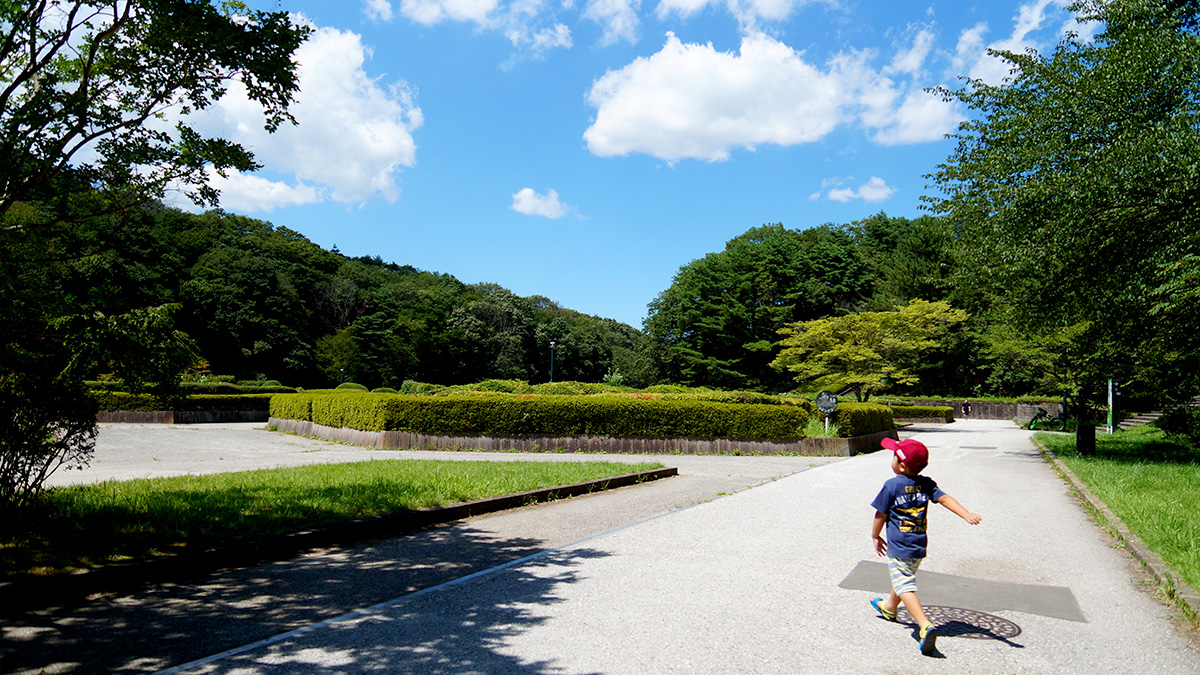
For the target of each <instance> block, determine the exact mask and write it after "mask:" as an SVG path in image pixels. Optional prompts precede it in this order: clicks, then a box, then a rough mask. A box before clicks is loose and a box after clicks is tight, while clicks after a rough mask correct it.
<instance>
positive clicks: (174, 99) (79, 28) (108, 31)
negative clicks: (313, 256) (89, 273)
mask: <svg viewBox="0 0 1200 675" xmlns="http://www.w3.org/2000/svg"><path fill="white" fill-rule="evenodd" d="M0 32H2V34H0V85H2V86H3V89H2V90H0V215H3V214H6V213H7V212H8V211H9V209H11V208H12V207H13V206H14V205H15V204H18V203H20V202H39V201H45V202H50V203H53V204H54V205H55V206H57V207H58V209H57V210H58V211H59V215H60V217H73V216H77V215H80V214H78V213H76V212H75V208H73V207H79V208H82V210H83V214H82V215H85V216H91V215H95V214H96V213H98V212H114V211H119V210H122V209H124V208H128V207H129V206H130V205H131V204H137V203H143V202H145V201H146V200H147V199H152V198H156V197H159V196H161V195H162V194H163V192H164V190H165V189H166V187H167V186H168V185H175V186H180V187H182V188H183V189H184V191H185V193H186V194H188V196H190V197H191V198H193V199H194V200H195V201H196V202H197V203H198V204H215V203H216V198H217V194H216V191H215V190H214V189H213V188H212V187H211V186H209V184H208V177H207V171H208V170H209V169H212V170H216V171H218V172H222V173H223V172H225V171H227V170H228V169H237V170H239V171H248V170H251V169H254V168H256V165H255V164H254V161H253V155H252V154H251V153H250V152H249V151H247V150H246V149H245V148H242V147H241V146H239V145H237V144H235V143H230V142H228V141H226V140H223V139H220V138H205V137H203V136H202V135H201V134H200V133H198V132H197V131H196V130H195V129H193V128H192V127H191V126H189V125H188V124H187V122H186V116H187V115H188V114H189V113H192V112H196V111H199V110H203V109H205V108H208V107H209V106H211V105H212V104H213V103H214V102H215V101H216V100H218V99H219V98H220V97H221V96H222V95H223V94H224V93H225V90H226V88H227V87H228V86H229V84H230V83H231V82H233V81H235V80H236V81H237V82H239V83H240V84H241V85H242V86H243V87H244V88H245V91H246V94H247V95H248V96H249V98H250V99H251V100H253V101H255V102H256V103H258V104H260V105H261V106H262V107H263V110H264V113H265V124H266V127H267V129H268V130H272V131H273V130H275V129H276V128H278V127H279V125H281V124H282V123H284V122H285V121H292V118H291V116H290V114H289V113H288V110H287V108H288V105H289V104H290V103H291V101H292V97H293V95H294V94H295V92H296V90H297V77H296V69H295V64H294V63H293V62H292V54H293V53H294V52H295V51H296V49H297V48H298V47H299V46H300V43H301V42H302V41H303V40H304V39H305V37H306V36H307V34H308V28H306V27H301V26H295V25H293V24H292V23H291V21H290V20H289V19H288V17H287V15H286V13H284V12H261V11H256V12H250V11H247V10H246V9H245V6H244V5H243V4H242V3H240V2H233V1H229V0H226V1H224V2H221V3H219V6H216V5H214V4H213V3H211V2H209V1H208V0H128V1H126V2H96V1H94V0H93V1H86V0H76V1H75V2H63V1H61V0H31V1H29V2H6V3H4V4H3V5H2V6H0ZM168 113H173V114H177V115H179V116H180V121H179V122H177V123H176V124H175V127H174V129H170V128H169V127H167V126H166V125H165V124H163V123H162V120H161V119H160V118H161V117H163V116H164V115H166V114H168Z"/></svg>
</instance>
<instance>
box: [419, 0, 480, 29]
mask: <svg viewBox="0 0 1200 675" xmlns="http://www.w3.org/2000/svg"><path fill="white" fill-rule="evenodd" d="M498 6H499V2H498V0H401V2H400V13H401V14H403V15H404V16H406V17H408V18H409V19H412V20H413V21H416V22H417V23H420V24H424V25H426V26H430V25H433V24H435V23H440V22H442V21H472V22H474V23H477V24H479V25H480V26H483V27H490V26H491V25H492V23H493V22H492V13H493V12H495V11H496V9H497V7H498Z"/></svg>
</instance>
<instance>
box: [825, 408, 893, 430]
mask: <svg viewBox="0 0 1200 675" xmlns="http://www.w3.org/2000/svg"><path fill="white" fill-rule="evenodd" d="M833 421H834V422H836V423H837V425H838V427H839V428H840V429H841V434H842V436H846V437H849V436H866V435H867V434H877V433H879V432H881V431H887V430H889V429H893V428H895V426H896V422H895V420H894V419H893V417H892V410H891V408H888V407H887V406H885V405H879V404H878V403H858V402H853V401H851V402H847V403H839V404H838V408H837V411H836V412H835V413H834V414H833Z"/></svg>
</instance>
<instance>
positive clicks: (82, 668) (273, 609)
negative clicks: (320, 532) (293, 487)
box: [0, 525, 607, 674]
mask: <svg viewBox="0 0 1200 675" xmlns="http://www.w3.org/2000/svg"><path fill="white" fill-rule="evenodd" d="M546 549H547V547H546V545H545V543H544V542H542V541H539V540H536V539H531V538H507V539H505V538H498V537H495V536H494V535H490V534H488V533H486V532H482V531H479V530H474V529H472V528H471V527H470V526H469V525H457V526H450V527H442V528H438V529H435V530H426V531H422V532H417V533H413V534H410V535H407V536H404V537H399V538H395V539H386V540H379V541H375V542H368V543H366V544H362V545H359V546H356V547H353V548H346V549H339V550H332V551H326V552H323V553H320V554H315V555H310V556H304V557H300V558H296V559H293V560H288V561H283V562H278V563H273V564H267V565H260V566H258V567H253V568H248V569H241V570H234V571H227V572H223V573H219V574H215V575H211V576H209V577H205V578H200V579H193V580H190V581H189V582H184V583H171V584H163V585H160V586H157V587H154V588H151V589H147V590H145V591H142V592H139V593H134V594H128V595H118V596H113V597H102V598H92V599H90V600H88V601H83V602H80V603H77V604H73V605H64V606H61V607H54V608H50V609H42V610H31V611H28V612H24V613H20V614H18V615H14V616H6V617H5V621H4V623H5V626H4V630H3V633H2V635H0V670H3V671H4V672H14V671H19V670H28V671H32V672H39V671H41V670H42V669H45V670H46V672H58V671H59V670H63V671H74V672H118V671H119V672H130V673H137V672H157V671H159V670H162V669H164V668H169V667H173V666H177V665H180V664H183V663H188V662H191V661H194V660H197V659H202V658H206V657H208V656H210V655H213V654H217V653H220V652H223V651H225V650H230V649H235V648H238V647H242V646H244V645H248V644H251V643H254V642H257V641H260V640H265V639H268V638H272V637H275V636H279V635H281V634H284V633H288V632H290V631H295V630H297V629H300V628H303V627H305V626H309V625H311V624H313V623H317V622H320V621H325V620H329V619H333V618H335V617H340V616H343V615H345V614H347V613H348V612H351V611H353V610H356V609H358V608H363V607H371V606H373V605H376V604H379V603H383V602H385V601H388V600H391V599H395V598H401V597H403V596H406V595H410V594H413V593H418V592H419V591H421V590H422V589H428V588H432V587H436V586H438V585H440V584H445V583H447V582H451V581H454V580H456V579H461V578H462V577H465V576H468V575H470V574H474V573H476V572H480V571H483V570H488V569H492V568H494V567H497V566H499V565H504V564H505V563H510V562H513V561H516V560H521V559H522V558H526V557H529V556H534V555H536V554H541V553H544V552H545V551H546ZM603 555H607V554H605V553H601V552H599V551H597V550H594V549H588V548H578V547H576V548H571V549H569V550H559V551H555V552H553V553H549V554H546V555H541V556H539V557H536V558H534V559H532V560H528V561H525V562H523V563H522V564H521V565H519V566H514V567H510V568H508V569H506V570H505V571H504V574H505V577H504V580H503V583H502V585H499V586H500V588H499V589H498V591H497V592H496V593H489V592H476V591H473V592H471V593H452V594H440V593H429V594H422V595H420V596H418V597H414V598H413V599H412V600H406V601H402V602H400V603H397V604H396V605H394V606H392V607H388V608H385V609H382V610H380V611H374V612H369V613H366V615H365V616H363V617H360V618H357V619H355V620H353V621H349V622H345V623H336V622H335V623H332V624H329V625H327V626H325V628H326V629H327V630H326V631H325V633H324V634H326V635H328V637H329V638H332V639H334V640H335V641H336V642H335V643H334V644H331V645H329V646H327V647H321V648H316V649H315V650H314V649H313V648H308V649H301V650H300V651H299V652H295V653H288V651H287V650H288V648H289V642H288V641H283V642H280V643H278V644H277V645H273V646H272V647H271V648H270V651H271V656H270V658H269V662H270V663H271V664H272V665H271V666H270V670H271V672H273V673H274V672H292V669H294V670H295V672H311V671H312V670H313V668H314V666H315V665H317V664H318V663H325V664H329V665H334V664H336V665H338V666H339V667H341V668H346V667H349V668H350V669H351V670H362V671H381V672H398V671H407V672H423V673H448V674H453V673H468V672H471V673H478V672H511V673H530V674H536V673H549V672H554V671H555V670H556V669H555V668H554V667H553V666H552V665H551V664H549V663H524V662H522V661H521V660H520V659H518V658H517V657H514V656H508V655H505V654H502V653H500V652H499V651H497V647H498V646H499V645H500V643H501V641H502V640H503V638H504V636H505V635H508V634H511V633H514V632H520V631H522V630H523V626H532V625H537V624H538V623H541V622H542V621H544V620H545V619H544V618H543V617H541V616H539V615H538V614H539V612H537V611H536V606H538V605H544V606H545V605H552V604H555V603H557V602H560V601H561V599H560V598H559V597H558V596H557V595H556V588H557V587H558V586H559V585H560V584H569V583H573V582H574V581H575V580H576V572H575V571H574V567H575V564H576V562H577V561H580V560H584V559H588V558H595V557H598V556H603ZM467 583H471V582H467ZM443 596H446V597H449V598H451V601H452V603H453V604H452V605H450V606H446V605H444V604H443V603H442V600H443V599H444V598H443ZM347 628H352V629H353V633H347V632H346V631H347ZM381 630H383V631H385V632H384V635H385V639H383V640H372V639H371V638H370V637H369V636H371V635H377V634H378V633H379V631H381ZM313 637H315V638H316V639H317V640H318V641H324V640H325V639H326V638H324V637H322V636H321V635H318V634H317V633H313V634H310V639H309V640H308V641H312V640H311V638H313ZM364 638H366V639H364ZM307 643H308V642H306V644H307ZM261 655H262V652H261V650H257V651H256V652H255V653H254V654H253V655H251V654H247V655H245V656H241V657H237V658H236V659H235V660H232V661H229V662H222V664H220V665H221V666H222V667H223V666H224V665H225V663H228V664H229V665H230V666H231V667H235V668H247V667H249V668H250V671H249V672H253V671H254V668H255V666H256V663H255V662H254V661H252V660H248V659H250V658H251V657H252V656H261ZM260 665H265V662H263V663H261V664H260ZM216 672H221V671H220V670H218V671H216ZM242 672H245V671H242Z"/></svg>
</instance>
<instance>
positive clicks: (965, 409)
mask: <svg viewBox="0 0 1200 675" xmlns="http://www.w3.org/2000/svg"><path fill="white" fill-rule="evenodd" d="M958 411H959V412H961V413H962V416H963V419H966V418H968V417H970V416H971V402H970V401H968V400H967V399H965V398H964V399H963V402H962V405H961V406H959V407H958Z"/></svg>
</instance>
